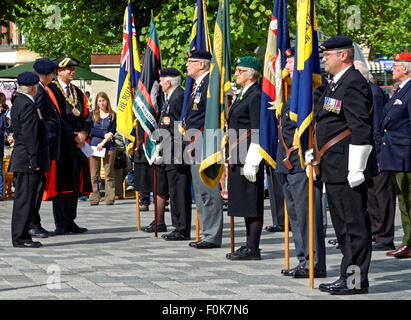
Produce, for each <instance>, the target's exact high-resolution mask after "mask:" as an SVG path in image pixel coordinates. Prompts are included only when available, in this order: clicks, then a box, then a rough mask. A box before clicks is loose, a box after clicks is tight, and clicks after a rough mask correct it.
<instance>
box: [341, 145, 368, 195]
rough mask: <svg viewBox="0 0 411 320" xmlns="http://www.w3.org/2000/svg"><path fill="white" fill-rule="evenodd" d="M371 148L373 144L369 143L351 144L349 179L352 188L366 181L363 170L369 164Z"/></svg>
mask: <svg viewBox="0 0 411 320" xmlns="http://www.w3.org/2000/svg"><path fill="white" fill-rule="evenodd" d="M371 150H372V146H371V145H369V144H366V145H354V144H350V145H349V153H348V176H347V180H348V183H349V185H350V187H351V188H354V187H357V186H359V185H360V184H361V183H363V182H364V181H365V177H364V173H363V172H364V170H365V167H366V166H367V161H368V157H369V155H370V153H371Z"/></svg>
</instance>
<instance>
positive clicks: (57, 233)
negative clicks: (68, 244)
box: [54, 227, 70, 236]
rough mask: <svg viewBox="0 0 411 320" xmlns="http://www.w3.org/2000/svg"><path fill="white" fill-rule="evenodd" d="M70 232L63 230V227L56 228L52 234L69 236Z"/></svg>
mask: <svg viewBox="0 0 411 320" xmlns="http://www.w3.org/2000/svg"><path fill="white" fill-rule="evenodd" d="M69 233H70V231H69V230H68V229H67V228H63V227H58V228H56V230H55V231H54V234H55V235H56V236H61V235H63V234H69Z"/></svg>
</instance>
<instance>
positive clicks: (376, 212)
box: [367, 171, 396, 244]
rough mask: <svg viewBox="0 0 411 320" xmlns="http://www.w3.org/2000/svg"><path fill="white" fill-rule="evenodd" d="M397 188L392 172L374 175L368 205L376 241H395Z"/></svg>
mask: <svg viewBox="0 0 411 320" xmlns="http://www.w3.org/2000/svg"><path fill="white" fill-rule="evenodd" d="M395 202H396V197H395V189H394V184H393V181H392V176H391V172H387V171H383V172H381V173H379V174H378V175H377V176H375V177H373V179H372V181H371V183H370V186H369V188H368V200H367V207H368V213H369V215H370V219H371V233H372V237H373V238H374V240H375V241H376V242H379V243H383V244H391V243H393V242H394V218H395Z"/></svg>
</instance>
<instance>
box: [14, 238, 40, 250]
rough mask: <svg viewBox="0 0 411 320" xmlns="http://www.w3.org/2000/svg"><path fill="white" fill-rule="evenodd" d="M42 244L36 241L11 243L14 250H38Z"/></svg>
mask: <svg viewBox="0 0 411 320" xmlns="http://www.w3.org/2000/svg"><path fill="white" fill-rule="evenodd" d="M41 246H42V244H41V243H40V242H38V241H31V240H27V241H21V242H15V243H13V247H15V248H40V247H41Z"/></svg>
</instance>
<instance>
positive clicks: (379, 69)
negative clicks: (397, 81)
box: [365, 61, 386, 73]
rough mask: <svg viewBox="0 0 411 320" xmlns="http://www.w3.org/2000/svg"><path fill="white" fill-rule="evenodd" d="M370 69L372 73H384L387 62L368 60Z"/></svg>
mask: <svg viewBox="0 0 411 320" xmlns="http://www.w3.org/2000/svg"><path fill="white" fill-rule="evenodd" d="M365 63H366V64H367V67H368V70H370V73H384V72H385V69H386V67H385V64H384V62H374V61H366V62H365Z"/></svg>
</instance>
